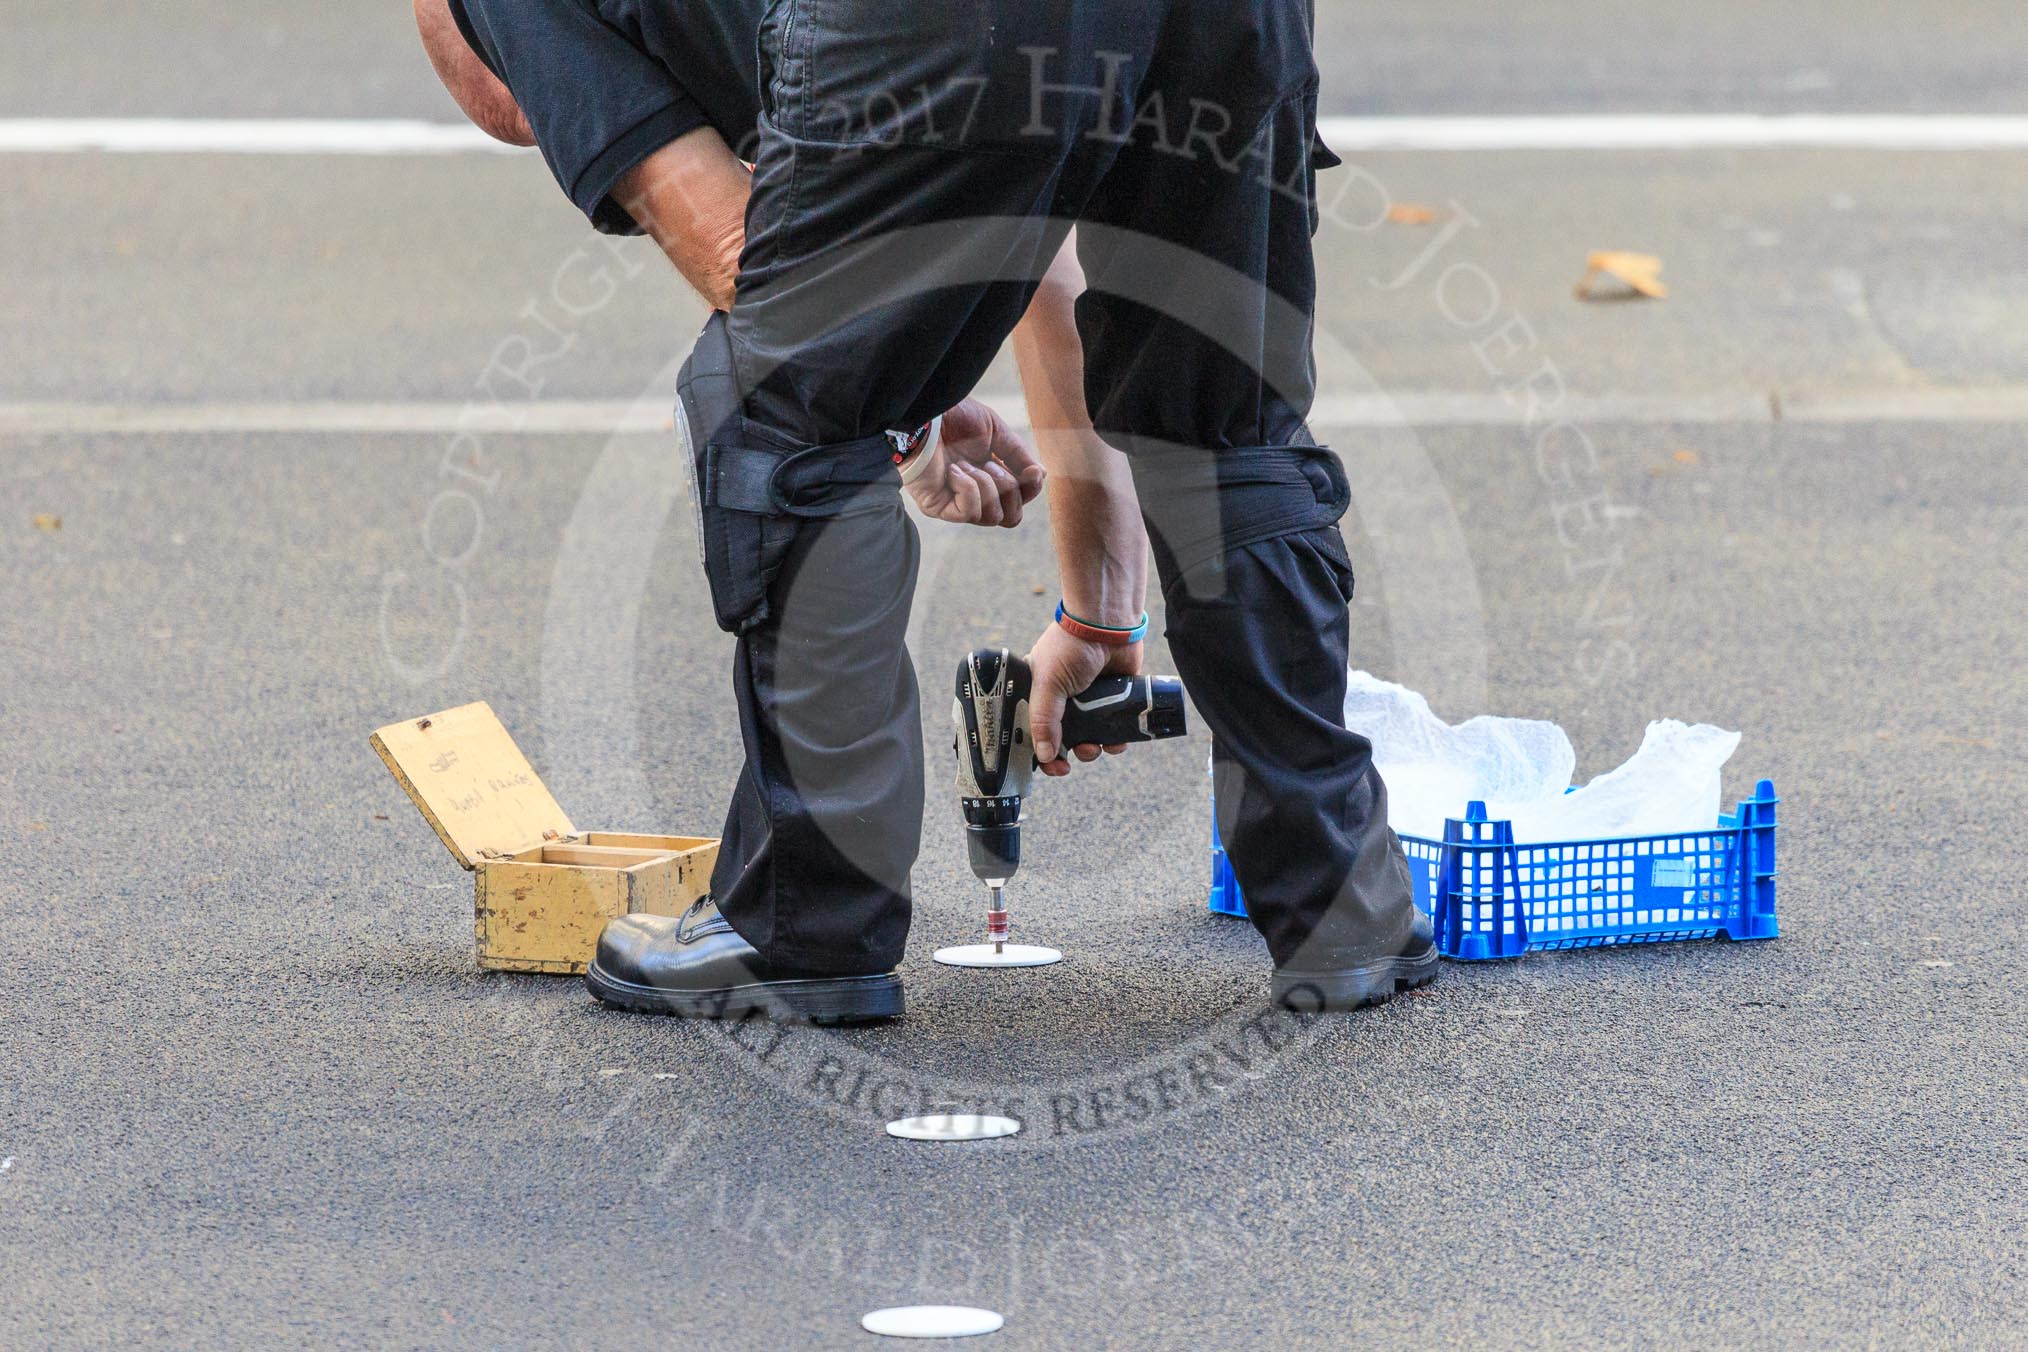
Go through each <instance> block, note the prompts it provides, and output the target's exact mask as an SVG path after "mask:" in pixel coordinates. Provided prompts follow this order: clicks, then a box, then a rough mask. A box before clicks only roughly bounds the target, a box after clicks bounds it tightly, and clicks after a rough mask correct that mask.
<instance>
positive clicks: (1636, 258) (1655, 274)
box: [1577, 249, 1669, 300]
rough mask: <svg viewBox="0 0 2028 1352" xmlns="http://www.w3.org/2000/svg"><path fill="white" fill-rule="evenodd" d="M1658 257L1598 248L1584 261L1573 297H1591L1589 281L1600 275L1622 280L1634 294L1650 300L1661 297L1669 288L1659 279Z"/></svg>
mask: <svg viewBox="0 0 2028 1352" xmlns="http://www.w3.org/2000/svg"><path fill="white" fill-rule="evenodd" d="M1661 272H1662V260H1661V259H1659V258H1657V257H1655V255H1653V254H1641V253H1622V252H1621V251H1619V250H1617V249H1601V250H1599V251H1597V252H1596V253H1593V254H1592V255H1591V256H1590V257H1588V258H1586V259H1585V261H1584V280H1583V281H1581V282H1579V283H1578V284H1577V298H1578V299H1579V300H1591V299H1592V298H1593V292H1592V284H1593V283H1594V282H1596V281H1597V280H1598V279H1599V276H1600V274H1604V275H1605V276H1608V277H1611V278H1613V279H1615V280H1617V281H1620V282H1624V283H1626V285H1627V286H1628V287H1630V288H1632V290H1633V291H1634V293H1635V294H1636V295H1641V296H1646V297H1647V298H1648V299H1650V300H1661V299H1662V298H1663V297H1665V296H1667V295H1668V294H1669V288H1668V287H1667V286H1665V285H1664V284H1663V282H1662V277H1661Z"/></svg>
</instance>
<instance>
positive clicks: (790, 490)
mask: <svg viewBox="0 0 2028 1352" xmlns="http://www.w3.org/2000/svg"><path fill="white" fill-rule="evenodd" d="M744 404H745V394H744V392H743V391H742V390H741V389H740V387H739V380H738V376H737V374H736V371H735V367H734V363H733V351H732V339H731V335H730V332H729V330H728V328H727V325H726V317H725V315H724V314H723V313H714V314H713V315H712V316H711V319H710V321H709V322H707V323H706V324H705V326H704V332H703V333H701V334H699V335H698V337H697V346H696V347H695V348H693V349H692V350H691V353H690V357H689V360H687V361H685V362H684V363H683V370H682V372H681V373H680V374H679V375H678V376H677V378H676V430H677V435H678V436H679V437H680V438H682V439H683V440H684V441H685V442H687V449H688V451H689V453H690V465H691V473H692V475H693V482H692V494H691V502H692V504H693V506H694V507H695V508H696V511H697V546H698V552H699V555H700V556H701V559H702V562H703V564H704V576H705V579H706V580H707V581H708V582H709V583H710V584H711V608H712V613H713V615H714V616H715V617H716V619H717V620H718V626H719V628H721V629H724V630H726V631H727V632H728V633H734V634H743V633H746V632H747V631H748V630H750V629H752V628H753V627H754V626H755V625H758V624H760V623H762V622H763V621H765V620H766V619H767V618H768V616H769V614H770V607H769V603H768V592H769V589H770V588H771V587H772V586H773V584H774V581H775V578H776V577H777V576H778V575H779V574H780V573H781V570H782V564H783V563H784V562H785V561H786V560H787V558H788V555H789V546H790V545H791V544H793V543H794V542H795V539H796V533H797V531H798V529H799V528H800V525H801V523H802V522H803V521H805V520H810V519H813V518H819V517H832V516H840V515H843V514H844V513H846V512H849V511H852V510H853V509H854V508H855V507H875V506H884V505H886V504H887V503H890V502H892V500H893V494H894V493H895V492H898V491H899V489H900V486H901V478H900V476H899V475H898V474H897V473H896V472H895V468H894V444H893V442H892V441H890V440H889V439H888V438H887V437H885V436H874V437H863V438H861V439H859V440H857V441H844V442H836V443H831V444H826V445H820V446H801V445H796V444H793V443H789V442H786V441H785V440H783V439H782V438H781V437H779V436H776V435H775V434H773V433H771V432H769V431H767V430H766V429H764V428H762V427H759V426H757V425H756V424H754V423H753V422H751V421H750V420H749V419H748V418H747V417H746V415H745V412H744Z"/></svg>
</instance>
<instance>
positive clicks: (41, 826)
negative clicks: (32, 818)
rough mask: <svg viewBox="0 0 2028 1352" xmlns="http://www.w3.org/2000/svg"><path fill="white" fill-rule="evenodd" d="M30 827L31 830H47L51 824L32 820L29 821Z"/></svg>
mask: <svg viewBox="0 0 2028 1352" xmlns="http://www.w3.org/2000/svg"><path fill="white" fill-rule="evenodd" d="M28 829H29V830H31V831H47V830H48V829H49V826H48V825H47V824H46V823H44V822H30V823H28Z"/></svg>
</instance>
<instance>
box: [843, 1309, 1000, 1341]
mask: <svg viewBox="0 0 2028 1352" xmlns="http://www.w3.org/2000/svg"><path fill="white" fill-rule="evenodd" d="M1006 1322H1007V1321H1006V1320H1005V1319H1003V1318H1002V1317H1001V1316H999V1315H997V1314H994V1313H993V1312H992V1311H991V1310H975V1309H973V1308H972V1307H971V1306H969V1305H897V1306H895V1307H894V1308H892V1309H888V1310H875V1311H874V1312H873V1313H872V1314H869V1315H867V1316H866V1317H865V1318H863V1319H861V1320H860V1321H859V1327H860V1328H863V1329H865V1330H866V1331H867V1332H868V1333H884V1334H886V1335H887V1336H888V1337H890V1338H969V1337H971V1336H972V1335H973V1334H975V1333H997V1332H998V1331H999V1329H1000V1326H1001V1325H1002V1324H1004V1323H1006Z"/></svg>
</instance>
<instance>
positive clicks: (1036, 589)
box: [1028, 587, 1049, 596]
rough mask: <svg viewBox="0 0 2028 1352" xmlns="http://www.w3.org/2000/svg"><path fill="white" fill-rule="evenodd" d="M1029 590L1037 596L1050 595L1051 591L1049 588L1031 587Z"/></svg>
mask: <svg viewBox="0 0 2028 1352" xmlns="http://www.w3.org/2000/svg"><path fill="white" fill-rule="evenodd" d="M1028 590H1029V591H1031V592H1033V593H1034V594H1035V595H1037V596H1047V595H1049V589H1048V588H1047V587H1030V588H1029V589H1028Z"/></svg>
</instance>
